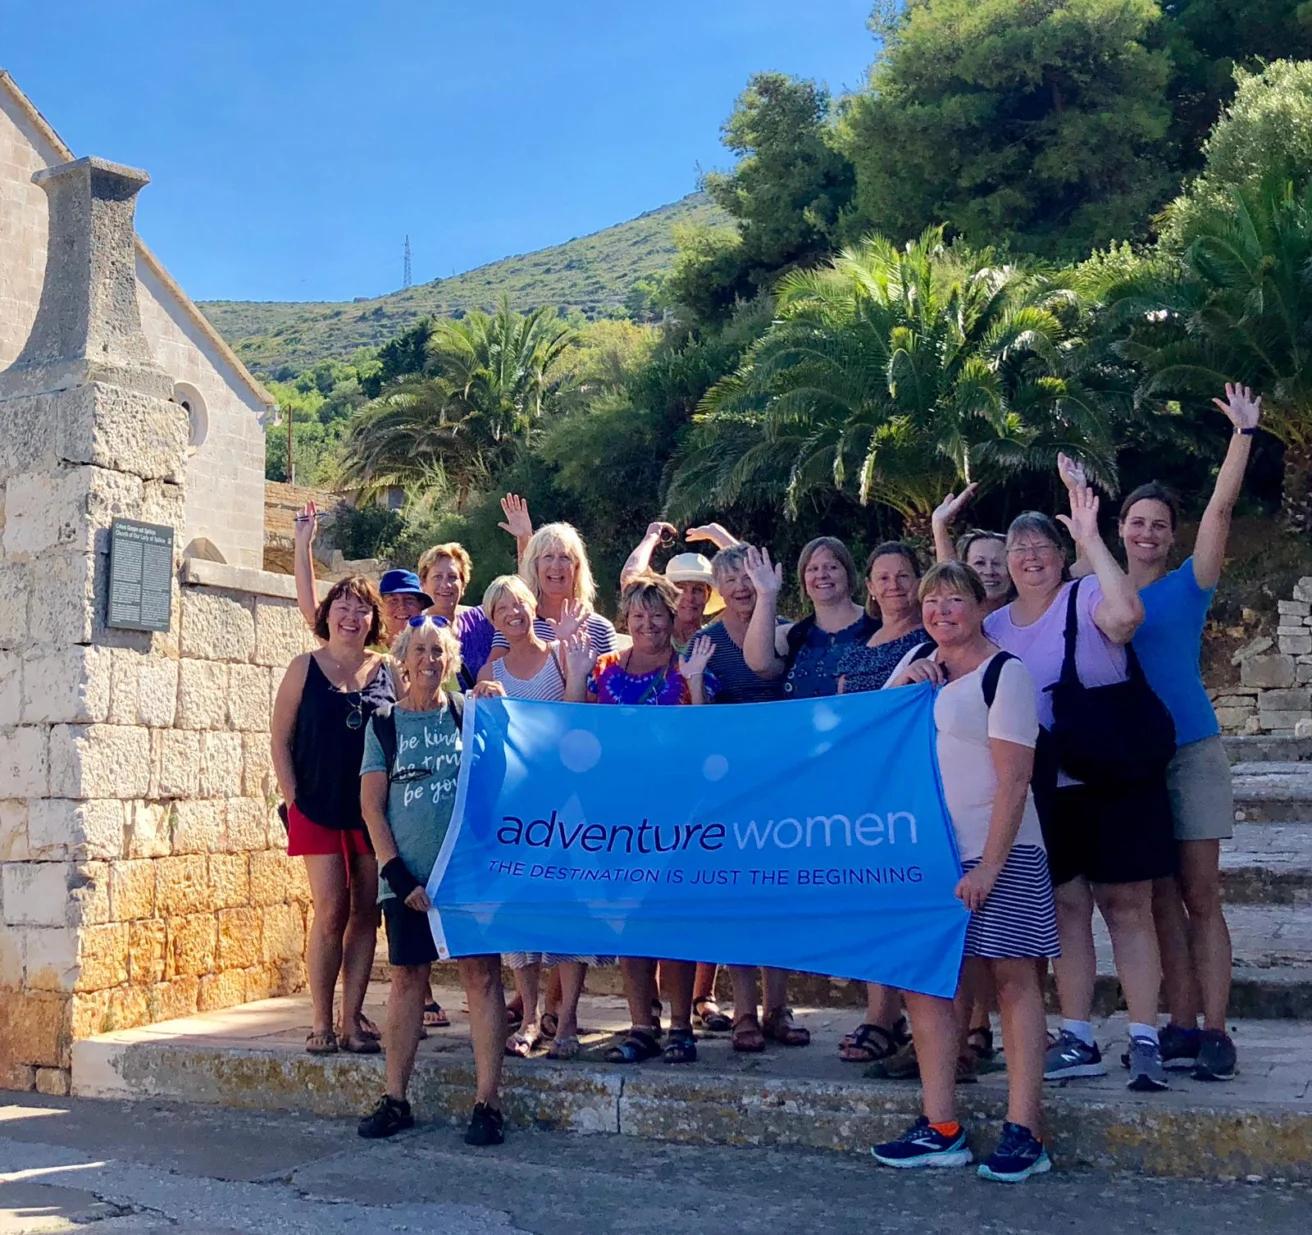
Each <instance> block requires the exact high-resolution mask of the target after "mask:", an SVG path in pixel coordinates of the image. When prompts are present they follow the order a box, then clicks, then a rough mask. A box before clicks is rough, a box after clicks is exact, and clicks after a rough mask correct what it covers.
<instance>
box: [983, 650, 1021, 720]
mask: <svg viewBox="0 0 1312 1235" xmlns="http://www.w3.org/2000/svg"><path fill="white" fill-rule="evenodd" d="M1015 659H1016V657H1015V656H1013V655H1012V654H1011V653H1010V652H999V653H998V654H997V655H996V656H995V657H994V658H993V659H992V660H991V661H989V663H988V667H987V668H986V669H985V670H984V681H983V683H982V684H981V685H982V686H983V691H984V706H985V707H986V708H991V707H992V706H993V700H994V699H996V698H997V697H998V680H999V679H1000V678H1001V677H1002V667H1003V666H1004V665H1005V664H1006V663H1007V661H1009V660H1015Z"/></svg>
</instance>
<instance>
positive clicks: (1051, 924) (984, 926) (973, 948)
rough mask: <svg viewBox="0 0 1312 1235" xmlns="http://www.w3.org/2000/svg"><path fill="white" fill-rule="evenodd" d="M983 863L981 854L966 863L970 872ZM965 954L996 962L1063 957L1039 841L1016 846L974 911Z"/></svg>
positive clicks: (1048, 878)
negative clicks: (982, 903)
mask: <svg viewBox="0 0 1312 1235" xmlns="http://www.w3.org/2000/svg"><path fill="white" fill-rule="evenodd" d="M978 865H979V859H978V858H974V859H972V860H971V861H969V862H963V863H962V867H963V869H965V870H967V871H970V870H973V869H974V868H975V867H976V866H978ZM965 955H966V956H978V957H982V958H983V959H985V960H994V961H1005V960H1019V959H1024V958H1026V957H1041V956H1060V955H1061V948H1060V947H1059V946H1058V944H1057V909H1056V906H1055V905H1054V904H1053V900H1052V879H1051V877H1050V876H1049V874H1048V855H1047V854H1046V853H1044V851H1043V850H1042V849H1041V848H1040V847H1039V846H1038V845H1017V846H1015V848H1013V849H1012V851H1011V853H1010V854H1008V855H1007V861H1006V862H1005V863H1004V865H1003V867H1002V870H1001V871H1000V872H999V874H998V881H997V883H995V884H994V885H993V891H992V892H990V893H989V898H988V900H986V901H985V902H984V907H983V908H982V909H977V910H976V911H975V912H974V913H972V914H971V915H970V922H969V924H968V925H967V926H966V950H965Z"/></svg>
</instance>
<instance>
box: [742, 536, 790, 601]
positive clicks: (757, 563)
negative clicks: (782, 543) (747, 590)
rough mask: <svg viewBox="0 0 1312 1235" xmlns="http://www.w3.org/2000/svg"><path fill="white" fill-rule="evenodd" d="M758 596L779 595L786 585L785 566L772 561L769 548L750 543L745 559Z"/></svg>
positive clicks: (744, 562)
mask: <svg viewBox="0 0 1312 1235" xmlns="http://www.w3.org/2000/svg"><path fill="white" fill-rule="evenodd" d="M743 565H744V567H745V568H746V570H747V577H748V578H749V579H750V580H751V581H752V586H753V587H754V588H755V589H756V594H757V595H758V596H778V595H779V593H780V592H782V591H783V587H784V568H783V567H782V566H781V565H775V564H774V563H773V562H771V561H770V550H769V549H758V548H757V547H756V546H755V545H749V546H748V549H747V557H746V558H745V559H744V561H743Z"/></svg>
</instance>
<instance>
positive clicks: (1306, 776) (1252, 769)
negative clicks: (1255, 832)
mask: <svg viewBox="0 0 1312 1235" xmlns="http://www.w3.org/2000/svg"><path fill="white" fill-rule="evenodd" d="M1231 774H1232V776H1233V778H1234V788H1235V820H1236V821H1237V822H1240V823H1308V822H1312V763H1301V762H1290V761H1274V760H1273V761H1256V762H1245V763H1236V764H1234V765H1232V767H1231Z"/></svg>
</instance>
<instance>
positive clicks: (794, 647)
mask: <svg viewBox="0 0 1312 1235" xmlns="http://www.w3.org/2000/svg"><path fill="white" fill-rule="evenodd" d="M814 626H815V617H814V616H811V615H808V616H807V617H804V618H802V619H800V620H799V621H796V622H794V623H793V624H792V625H791V626H790V627H789V628H788V634H787V635H785V636H784V637H785V638H786V639H787V640H788V665H789V668H791V667H792V664H793V661H795V660H796V659H797V653H798V652H800V651H801V650H802V644H804V643H805V642H806V637H807V635H809V634H810V633H811V629H812V628H813V627H814Z"/></svg>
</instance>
